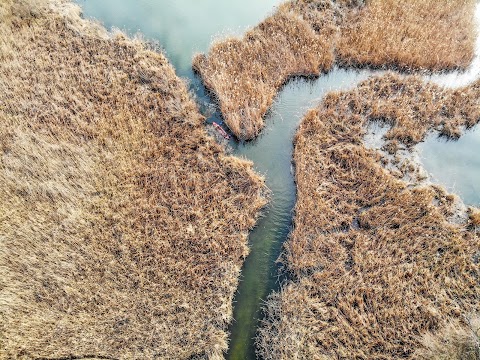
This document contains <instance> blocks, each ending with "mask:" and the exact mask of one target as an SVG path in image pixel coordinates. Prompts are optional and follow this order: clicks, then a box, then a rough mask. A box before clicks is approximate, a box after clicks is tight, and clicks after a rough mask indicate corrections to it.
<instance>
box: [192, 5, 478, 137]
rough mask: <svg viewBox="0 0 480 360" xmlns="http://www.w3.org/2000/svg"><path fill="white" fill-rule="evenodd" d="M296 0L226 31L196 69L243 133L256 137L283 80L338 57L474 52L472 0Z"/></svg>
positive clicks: (418, 63)
mask: <svg viewBox="0 0 480 360" xmlns="http://www.w3.org/2000/svg"><path fill="white" fill-rule="evenodd" d="M362 4H363V1H361V0H341V1H340V0H339V1H335V0H294V1H289V2H286V3H284V4H282V5H281V6H279V8H278V9H277V10H276V12H275V13H274V14H273V15H272V16H270V17H268V18H267V19H266V20H264V21H263V22H262V23H260V24H259V25H258V26H256V27H255V28H253V29H252V30H250V31H248V32H247V33H246V34H245V36H244V37H243V39H234V38H231V39H226V40H224V41H221V42H218V43H216V44H214V45H213V46H212V48H211V49H210V51H209V53H208V55H207V56H205V55H198V56H197V57H196V58H195V59H194V63H193V66H194V69H195V70H196V71H198V72H199V73H200V75H201V77H202V78H203V80H204V83H205V86H206V87H207V88H208V89H210V90H211V91H212V92H213V93H214V96H215V97H216V99H217V100H218V103H219V106H220V110H221V112H222V114H223V116H224V118H225V122H226V123H227V125H228V126H229V128H230V129H231V130H232V132H233V133H234V134H235V135H236V136H237V137H239V138H241V139H252V138H254V137H256V136H257V135H258V134H259V132H260V131H261V130H262V128H263V126H264V121H263V116H264V115H265V113H266V112H267V110H268V109H269V108H270V106H271V105H272V102H273V100H274V98H275V96H276V94H277V91H278V90H279V88H280V87H281V86H282V85H283V84H284V83H285V82H286V81H287V80H288V79H289V78H290V77H292V76H295V75H306V76H308V75H319V74H320V73H321V72H322V71H328V70H330V69H331V68H332V66H333V64H334V62H335V61H336V56H335V52H337V53H338V56H337V58H338V61H339V62H340V63H344V64H348V65H357V66H358V65H362V66H365V65H373V66H376V67H377V66H395V67H401V68H408V69H419V68H420V69H429V70H443V69H452V68H464V67H466V66H467V65H468V64H469V62H470V61H471V60H472V58H473V53H474V42H475V29H474V25H475V24H474V16H473V14H474V6H475V0H449V1H442V2H439V1H436V0H421V1H407V2H398V1H394V0H387V1H384V0H370V1H367V4H366V5H365V6H362Z"/></svg>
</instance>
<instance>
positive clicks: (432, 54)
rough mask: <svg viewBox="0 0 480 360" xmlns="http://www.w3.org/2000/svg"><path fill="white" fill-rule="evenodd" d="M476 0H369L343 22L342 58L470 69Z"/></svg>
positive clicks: (411, 66) (371, 63)
mask: <svg viewBox="0 0 480 360" xmlns="http://www.w3.org/2000/svg"><path fill="white" fill-rule="evenodd" d="M476 3H477V2H476V0H444V1H438V0H414V1H413V0H407V1H396V0H367V1H366V6H365V7H364V8H362V9H361V10H358V11H356V12H352V13H350V14H349V15H348V16H347V18H346V21H345V22H344V26H343V28H342V35H341V38H340V40H339V42H338V45H337V55H338V57H339V61H340V62H341V63H344V64H347V65H354V66H358V65H361V66H365V65H369V66H374V67H389V66H394V67H397V68H401V69H407V70H412V69H428V70H445V69H457V68H466V67H467V66H468V64H469V63H470V62H471V61H472V59H473V55H474V43H475V35H476V32H475V23H474V16H473V14H474V11H475V5H476Z"/></svg>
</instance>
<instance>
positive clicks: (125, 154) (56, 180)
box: [0, 0, 265, 359]
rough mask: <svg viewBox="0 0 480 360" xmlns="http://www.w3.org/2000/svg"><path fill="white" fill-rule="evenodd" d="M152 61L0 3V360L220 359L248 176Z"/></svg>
mask: <svg viewBox="0 0 480 360" xmlns="http://www.w3.org/2000/svg"><path fill="white" fill-rule="evenodd" d="M203 121H204V119H203V118H202V117H201V116H200V115H199V113H198V111H197V108H196V105H195V103H194V102H193V101H192V100H191V99H190V97H189V95H188V93H187V90H186V87H185V85H184V84H183V83H182V82H181V81H180V80H179V79H178V78H177V77H176V76H175V73H174V70H173V69H172V67H171V66H170V65H169V64H168V62H167V61H166V59H165V57H164V56H163V55H161V54H158V53H155V52H153V51H150V50H148V49H147V48H146V46H145V45H144V44H142V43H141V42H139V41H133V40H129V39H127V38H125V37H124V36H123V35H121V34H119V35H117V36H111V35H109V34H107V33H106V32H105V31H104V30H102V29H101V28H99V27H96V26H94V25H92V24H91V23H89V22H87V21H84V20H81V19H80V17H79V14H78V9H77V8H76V7H74V6H73V5H71V4H69V3H67V2H64V1H61V0H59V1H55V2H53V1H49V2H48V5H47V2H46V1H44V0H3V1H1V2H0V123H1V126H0V344H1V345H0V346H1V350H0V358H2V359H7V358H8V359H12V358H25V359H27V358H28V359H29V358H62V357H63V358H67V357H70V356H73V357H112V358H122V359H125V358H130V359H132V358H137V359H140V358H141V359H148V358H176V359H187V358H195V359H196V358H220V357H222V352H224V351H225V350H226V348H227V334H226V331H225V330H226V327H227V325H228V323H229V322H230V320H231V316H232V308H231V306H232V305H231V303H232V297H233V294H234V291H235V289H236V286H237V281H238V280H237V279H238V275H239V272H240V267H241V264H242V262H243V259H244V257H245V256H246V254H247V252H248V248H247V232H248V230H249V229H250V228H251V227H252V226H254V224H255V218H256V216H257V214H258V211H259V209H260V208H261V207H262V206H263V205H264V204H265V199H264V197H263V196H262V194H263V191H264V183H263V180H262V179H261V178H260V177H259V176H257V175H256V174H255V173H254V172H253V170H252V166H251V164H250V163H248V162H246V161H243V160H239V159H235V158H232V157H228V156H226V155H225V154H224V152H223V150H222V148H221V147H220V146H218V145H217V144H216V143H215V141H213V139H212V138H210V137H208V136H207V135H206V133H205V130H204V122H203Z"/></svg>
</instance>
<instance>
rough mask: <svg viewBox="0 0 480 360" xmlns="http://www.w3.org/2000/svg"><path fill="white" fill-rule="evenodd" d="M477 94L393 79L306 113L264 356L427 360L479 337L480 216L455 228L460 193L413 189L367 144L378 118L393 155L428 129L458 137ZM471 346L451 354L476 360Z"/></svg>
mask: <svg viewBox="0 0 480 360" xmlns="http://www.w3.org/2000/svg"><path fill="white" fill-rule="evenodd" d="M478 91H479V84H478V82H477V83H475V84H473V85H471V86H469V87H467V88H463V89H459V90H445V89H443V88H440V87H437V86H435V85H429V84H425V83H424V82H423V81H422V80H421V79H419V78H414V77H413V78H412V77H407V78H400V77H398V76H395V75H392V74H388V75H386V76H383V77H377V78H373V79H370V80H367V81H365V82H363V83H362V84H360V85H359V86H358V87H357V88H355V89H354V90H352V91H348V92H343V93H331V94H329V95H328V96H327V97H326V98H325V99H324V101H323V102H322V104H321V105H320V106H319V107H318V108H317V109H314V110H312V111H310V112H309V113H308V114H307V116H306V117H305V118H304V120H303V122H302V124H301V126H300V128H299V130H298V133H297V135H296V138H295V153H294V161H295V167H296V175H295V179H296V184H297V192H298V193H297V197H298V198H297V204H296V206H295V217H294V230H293V232H292V234H291V237H290V239H289V240H288V242H287V244H286V247H285V252H284V256H283V259H284V262H285V263H286V264H287V266H288V269H289V271H290V273H291V276H292V278H293V280H292V281H290V282H289V283H287V284H286V285H285V286H284V287H283V289H282V290H281V291H280V292H279V293H277V294H273V295H272V296H271V298H270V299H269V301H268V302H267V307H266V319H265V321H264V323H263V326H262V328H261V330H260V336H259V338H258V349H259V352H260V354H261V355H262V356H263V357H264V358H266V359H291V358H321V359H333V358H341V359H352V358H361V359H398V358H418V357H421V356H423V358H429V357H428V356H433V355H431V350H432V349H435V342H436V343H437V344H438V343H440V342H441V341H442V340H441V339H444V338H445V337H448V336H449V335H448V334H450V335H452V336H451V338H452V339H454V338H462V339H465V338H470V339H475V337H474V336H473V334H474V332H475V331H478V329H477V330H475V329H476V328H474V327H472V323H473V320H472V321H470V320H471V319H478V311H479V308H478V299H479V296H480V286H479V275H480V268H479V264H478V251H479V248H480V237H479V236H478V222H477V221H478V215H477V214H478V210H476V209H471V210H470V212H469V217H467V218H466V219H464V221H463V222H460V223H453V222H452V221H451V219H452V217H454V216H455V214H456V213H457V211H458V208H457V206H456V203H455V198H454V197H453V196H452V195H450V194H447V193H446V192H445V191H443V190H442V189H441V188H439V187H436V186H428V185H425V184H422V183H421V182H419V183H418V185H415V184H414V183H409V184H407V183H406V182H405V181H404V180H403V178H404V175H405V174H403V173H402V172H405V173H407V172H410V171H411V169H409V168H408V166H406V167H403V168H400V170H399V169H398V168H397V169H396V170H397V171H396V172H393V171H391V170H388V169H386V168H385V167H384V165H385V163H384V161H385V157H382V155H381V154H380V153H379V152H377V151H375V150H373V149H367V148H366V147H365V146H364V136H365V134H366V131H367V126H368V125H369V124H370V123H371V122H380V123H384V124H387V125H389V126H390V130H389V131H387V132H386V134H385V140H386V145H385V146H384V150H385V152H387V153H389V154H391V155H392V157H393V158H395V156H396V155H397V152H400V151H404V150H407V151H408V149H409V148H411V147H412V146H413V145H415V144H416V143H418V142H419V141H421V140H422V139H423V138H424V136H425V134H426V133H427V132H428V131H430V130H431V129H436V130H438V131H440V132H441V133H442V134H444V135H446V136H453V137H456V136H459V129H460V128H462V127H463V126H467V127H469V126H470V127H471V126H473V125H474V124H476V123H478V122H479V121H480V113H479V110H480V103H479V101H478ZM452 324H453V325H455V326H453V325H452ZM452 326H453V328H454V329H456V330H455V331H453V330H451V329H452ZM457 330H458V331H457ZM455 334H457V335H458V334H460V335H462V334H468V336H470V337H468V336H467V337H465V336H463V335H462V336H463V337H462V336H460V335H459V336H458V337H455V336H456V335H455ZM454 335H455V336H454ZM472 336H473V337H472ZM468 344H469V346H466V347H465V349H467V350H465V351H467V352H462V351H463V350H462V349H463V348H464V347H463V345H464V344H463V343H461V342H458V343H456V344H453V345H452V344H449V346H448V347H445V349H453V350H452V353H451V354H450V355H452V354H454V353H455V352H454V351H456V352H458V353H459V354H460V355H459V357H456V358H458V359H464V358H469V357H467V355H468V356H470V355H469V354H471V352H470V351H471V349H472V346H473V348H474V350H475V345H474V344H475V342H474V341H473V342H470V343H468ZM472 344H473V345H472ZM429 351H430V353H429ZM445 351H446V350H445ZM475 351H476V350H475ZM475 351H474V352H473V353H472V354H473V355H475V354H476V352H475ZM429 354H430V355H429ZM437 354H438V353H437ZM447 355H448V354H447ZM452 356H453V355H452ZM430 358H434V357H430ZM454 358H455V357H454Z"/></svg>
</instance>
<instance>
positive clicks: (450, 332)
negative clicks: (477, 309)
mask: <svg viewBox="0 0 480 360" xmlns="http://www.w3.org/2000/svg"><path fill="white" fill-rule="evenodd" d="M422 345H423V347H422V348H421V349H419V350H418V351H417V352H416V353H415V357H416V358H417V359H421V360H478V359H480V321H479V317H478V315H476V316H473V317H468V318H467V319H466V321H463V323H462V322H460V321H455V322H451V323H449V324H447V325H446V326H445V327H444V328H442V329H441V330H440V331H438V333H437V334H432V333H427V334H425V335H424V336H423V338H422Z"/></svg>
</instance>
